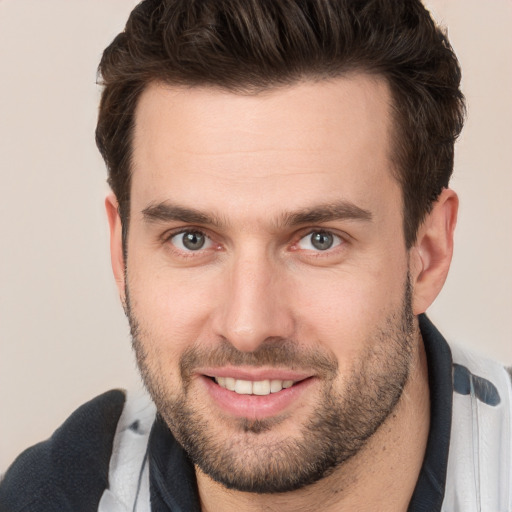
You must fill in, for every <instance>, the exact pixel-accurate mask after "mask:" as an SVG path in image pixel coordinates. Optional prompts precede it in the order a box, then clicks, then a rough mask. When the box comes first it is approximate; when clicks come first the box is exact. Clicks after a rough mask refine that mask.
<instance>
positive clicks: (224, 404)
mask: <svg viewBox="0 0 512 512" xmlns="http://www.w3.org/2000/svg"><path fill="white" fill-rule="evenodd" d="M201 380H202V381H203V383H204V385H205V386H206V388H207V390H208V392H209V394H210V396H211V397H212V398H213V400H214V401H215V402H216V403H217V405H218V406H219V407H220V408H221V409H222V410H223V411H224V412H226V413H228V414H229V415H232V416H235V417H238V418H247V419H250V420H260V419H265V418H270V417H272V416H276V415H278V414H281V413H283V412H285V411H286V409H287V408H289V407H291V406H293V405H294V404H296V403H297V402H298V401H299V400H300V398H301V397H302V395H303V394H304V392H305V391H306V390H307V389H308V388H309V387H310V386H311V385H312V384H313V382H314V381H315V380H316V379H314V378H308V379H305V380H302V381H300V382H297V383H296V384H294V385H293V386H292V387H290V388H286V389H282V390H281V391H279V392H277V393H270V394H269V395H263V396H260V395H239V394H238V393H235V392H234V391H229V390H228V389H225V388H223V387H221V386H219V385H218V384H217V383H216V382H215V381H214V380H212V379H211V378H209V377H206V376H204V375H202V376H201Z"/></svg>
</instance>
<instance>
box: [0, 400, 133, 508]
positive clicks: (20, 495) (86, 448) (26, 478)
mask: <svg viewBox="0 0 512 512" xmlns="http://www.w3.org/2000/svg"><path fill="white" fill-rule="evenodd" d="M125 399H126V394H125V393H124V392H123V391H120V390H112V391H108V392H106V393H104V394H102V395H100V396H98V397H96V398H94V399H93V400H91V401H89V402H87V403H86V404H84V405H82V406H81V407H79V408H78V409H77V410H76V411H75V412H74V413H73V414H72V415H71V416H70V417H69V418H68V419H67V420H66V421H65V423H64V424H63V425H62V426H61V427H60V428H59V429H58V430H56V431H55V433H54V434H53V435H52V436H51V437H50V439H48V440H47V441H44V442H42V443H39V444H37V445H35V446H33V447H31V448H29V449H27V450H26V451H24V452H23V453H22V454H21V455H20V456H19V457H18V458H17V459H16V460H15V461H14V463H13V464H12V466H11V467H10V468H9V470H8V471H7V473H6V474H5V477H4V478H3V480H2V482H1V483H0V512H3V511H4V510H5V511H9V512H11V511H12V512H14V511H17V510H20V511H21V510H23V511H24V512H29V511H37V512H42V511H45V512H46V511H48V512H49V511H57V510H59V511H66V510H73V511H75V512H78V511H80V510H95V509H96V508H97V506H98V503H99V500H100V498H101V495H102V493H103V491H104V490H105V488H106V487H107V486H108V470H109V461H110V456H111V453H112V444H113V440H114V436H115V433H116V427H117V423H118V421H119V418H120V416H121V413H122V411H123V407H124V404H125Z"/></svg>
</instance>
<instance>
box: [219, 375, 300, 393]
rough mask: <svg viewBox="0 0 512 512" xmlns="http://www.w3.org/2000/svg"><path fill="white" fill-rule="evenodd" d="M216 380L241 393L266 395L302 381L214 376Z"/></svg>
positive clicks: (224, 386) (230, 389)
mask: <svg viewBox="0 0 512 512" xmlns="http://www.w3.org/2000/svg"><path fill="white" fill-rule="evenodd" d="M214 380H215V382H216V383H217V384H218V385H219V386H220V387H221V388H224V389H227V390H229V391H234V392H235V393H238V394H239V395H258V396H265V395H270V393H279V391H282V390H283V389H288V388H291V387H292V386H293V385H294V384H296V383H297V382H300V381H293V380H279V379H272V380H270V379H265V380H258V381H252V380H243V379H235V378H233V377H214Z"/></svg>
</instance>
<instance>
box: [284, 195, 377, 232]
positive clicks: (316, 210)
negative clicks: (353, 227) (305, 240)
mask: <svg viewBox="0 0 512 512" xmlns="http://www.w3.org/2000/svg"><path fill="white" fill-rule="evenodd" d="M333 220H358V221H366V222H370V221H371V220H372V213H371V212H370V211H369V210H365V209H364V208H360V207H359V206H357V205H355V204H354V203H352V202H350V201H345V200H342V201H338V202H334V203H328V204H323V205H319V206H314V207H312V208H304V209H301V210H298V211H296V212H290V213H285V214H284V215H283V216H282V217H281V223H282V224H284V225H286V226H298V225H301V224H317V223H322V222H330V221H333Z"/></svg>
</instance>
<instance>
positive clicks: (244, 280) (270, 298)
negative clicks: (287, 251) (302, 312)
mask: <svg viewBox="0 0 512 512" xmlns="http://www.w3.org/2000/svg"><path fill="white" fill-rule="evenodd" d="M226 274H227V275H225V282H224V284H223V286H224V293H223V294H222V295H221V296H222V301H223V304H221V305H220V308H219V314H218V318H217V322H216V330H217V334H219V335H221V336H223V337H224V338H226V339H227V340H228V341H229V342H230V343H231V344H232V345H234V346H235V347H236V348H238V349H239V350H241V351H244V352H252V351H254V350H256V349H257V348H258V347H259V346H260V345H261V343H263V342H264V341H265V340H266V339H268V338H274V337H282V338H285V337H289V336H290V335H291V329H292V321H291V316H290V314H289V311H288V308H287V306H286V304H284V301H283V298H284V297H283V291H284V290H283V289H282V284H283V281H284V276H283V274H282V271H280V268H279V265H278V264H277V262H276V260H275V259H273V258H272V256H271V255H269V254H267V253H266V252H265V251H264V250H262V249H261V248H257V249H255V248H252V250H251V249H247V250H243V251H239V252H238V254H236V256H234V257H233V260H232V262H231V264H230V265H229V269H228V270H226Z"/></svg>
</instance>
